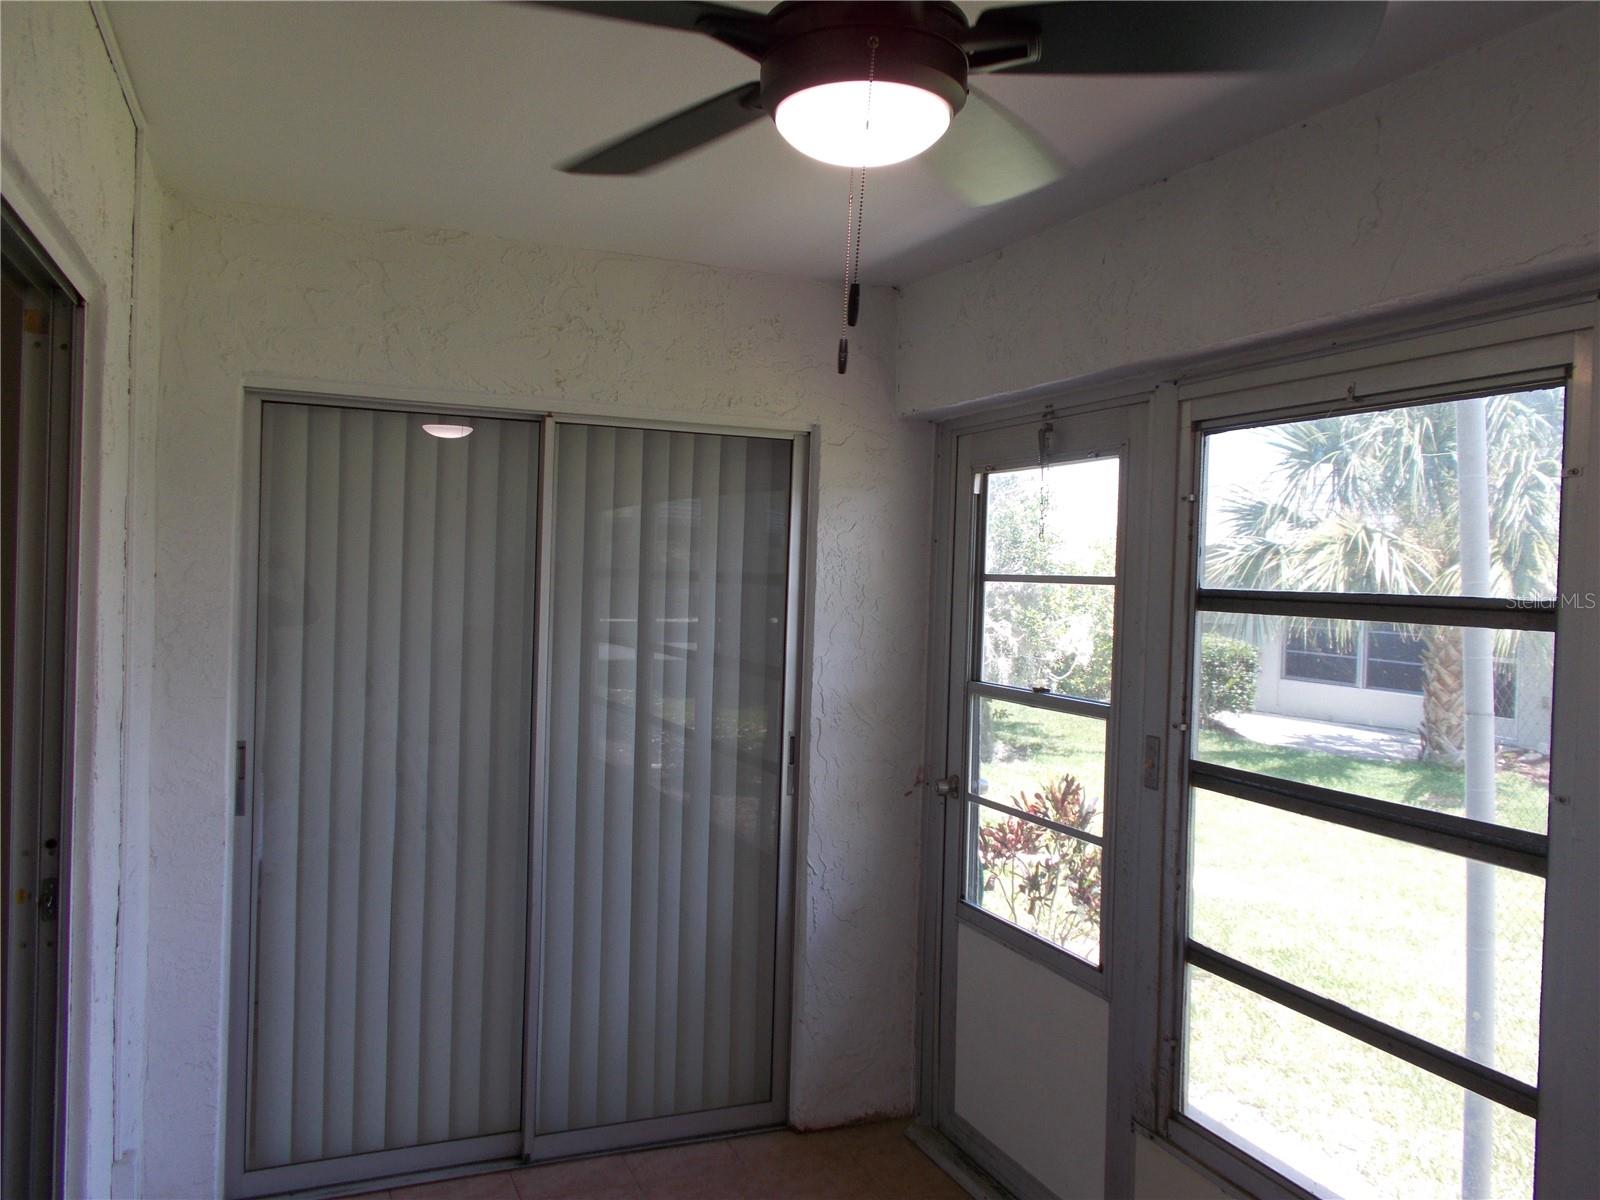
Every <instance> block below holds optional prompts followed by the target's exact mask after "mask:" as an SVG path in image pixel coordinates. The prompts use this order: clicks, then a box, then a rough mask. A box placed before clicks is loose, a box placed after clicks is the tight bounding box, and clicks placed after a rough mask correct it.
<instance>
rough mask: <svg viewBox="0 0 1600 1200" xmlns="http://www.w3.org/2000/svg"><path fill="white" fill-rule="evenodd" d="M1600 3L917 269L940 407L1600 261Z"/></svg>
mask: <svg viewBox="0 0 1600 1200" xmlns="http://www.w3.org/2000/svg"><path fill="white" fill-rule="evenodd" d="M1597 183H1600V6H1597V5H1595V4H1579V5H1575V6H1573V7H1572V8H1570V9H1567V10H1564V11H1562V12H1560V13H1557V14H1555V15H1553V16H1551V17H1548V18H1546V19H1544V20H1542V21H1538V22H1535V23H1533V24H1531V25H1528V26H1525V27H1523V28H1521V29H1518V30H1515V31H1514V32H1512V33H1509V34H1507V35H1505V36H1503V37H1501V38H1498V39H1495V40H1493V41H1490V42H1486V43H1484V44H1483V45H1481V46H1479V47H1476V48H1474V49H1472V50H1470V51H1468V52H1467V53H1465V54H1462V55H1459V56H1457V57H1455V58H1451V59H1447V60H1445V61H1443V62H1440V63H1437V64H1435V65H1433V66H1431V67H1429V68H1427V69H1425V70H1422V71H1419V72H1417V73H1415V74H1413V75H1409V76H1407V77H1405V78H1404V79H1400V80H1397V81H1396V82H1394V83H1392V84H1390V85H1388V86H1386V87H1383V88H1380V89H1378V90H1376V91H1373V92H1369V93H1367V94H1366V95H1363V96H1360V97H1357V98H1356V99H1354V100H1351V101H1349V102H1348V103H1345V104H1342V105H1339V106H1337V107H1335V108H1331V109H1329V110H1327V111H1326V112H1323V113H1320V114H1318V115H1317V116H1315V117H1312V118H1311V119H1309V120H1307V121H1304V122H1302V123H1300V124H1298V125H1296V126H1293V127H1292V128H1289V129H1285V130H1282V131H1280V132H1278V133H1275V134H1272V135H1271V136H1269V137H1265V138H1262V139H1261V140H1259V141H1256V142H1253V143H1251V144H1250V145H1248V146H1244V147H1241V148H1240V149H1238V150H1235V151H1233V152H1231V153H1229V154H1225V155H1222V156H1221V157H1219V158H1216V159H1213V160H1211V161H1210V162H1206V163H1202V164H1201V165H1199V166H1197V167H1194V168H1191V169H1190V170H1187V171H1184V172H1182V173H1180V174H1178V175H1174V176H1172V177H1171V178H1170V179H1167V180H1165V181H1163V182H1161V183H1158V184H1155V185H1152V186H1151V187H1147V188H1144V189H1142V190H1141V191H1138V192H1135V193H1134V194H1132V195H1130V196H1127V197H1124V198H1123V199H1121V200H1118V201H1116V202H1114V203H1111V204H1108V205H1106V206H1105V207H1103V208H1100V209H1097V210H1095V211H1094V212H1091V213H1088V214H1086V215H1084V216H1082V217H1079V218H1077V219H1076V220H1073V221H1069V222H1066V223H1065V224H1062V225H1058V226H1056V227H1054V228H1052V229H1048V230H1046V231H1044V232H1043V233H1040V234H1037V235H1035V236H1033V237H1030V238H1027V239H1025V240H1023V241H1020V242H1017V243H1016V244H1014V245H1012V246H1009V247H1007V248H1006V249H1004V250H1001V251H999V252H997V253H995V254H991V255H988V256H987V257H984V258H981V259H977V260H975V261H973V262H970V263H966V264H964V265H962V266H959V267H955V268H952V269H951V270H949V271H945V272H942V273H940V274H938V275H934V276H931V277H929V278H927V279H923V280H919V281H917V282H915V283H912V284H910V285H908V286H907V287H906V288H905V289H904V291H903V295H902V298H901V306H900V348H899V354H898V357H897V366H896V388H897V403H898V406H899V408H900V410H901V411H902V412H907V413H917V412H920V413H932V412H934V411H935V410H939V409H945V408H949V407H951V406H953V405H958V404H963V403H966V402H970V401H974V400H977V399H980V398H983V397H990V396H999V395H1006V394H1010V393H1014V392H1017V391H1020V390H1023V389H1027V388H1033V387H1038V386H1042V385H1047V384H1052V383H1056V382H1060V381H1066V380H1074V379H1082V378H1084V377H1088V376H1094V375H1100V374H1104V373H1108V372H1115V371H1119V370H1124V369H1127V368H1129V367H1131V366H1134V365H1136V364H1145V363H1158V362H1164V361H1167V360H1171V359H1181V358H1183V357H1185V356H1191V355H1196V354H1201V353H1210V352H1214V351H1217V350H1221V349H1224V348H1226V347H1229V346H1234V345H1242V344H1246V343H1250V342H1254V341H1260V340H1263V339H1267V338H1271V337H1275V336H1280V335H1283V334H1288V333H1291V332H1296V331H1303V330H1308V329H1312V328H1315V327H1317V326H1319V325H1324V324H1333V323H1343V322H1347V321H1351V320H1354V319H1357V318H1360V317H1363V316H1371V315H1375V314H1378V313H1381V312H1385V311H1388V310H1393V309H1400V308H1406V307H1411V306H1414V305H1419V304H1422V303H1425V302H1427V301H1430V300H1435V299H1439V298H1442V297H1445V296H1448V295H1452V294H1458V293H1460V292H1462V291H1464V290H1482V289H1487V288H1491V287H1496V286H1500V285H1511V284H1514V283H1521V282H1526V281H1527V280H1529V279H1532V278H1537V277H1539V276H1541V275H1545V274H1550V273H1554V272H1557V271H1560V270H1564V269H1577V268H1580V267H1589V268H1593V266H1594V265H1595V264H1596V263H1597V261H1600V233H1597V231H1600V199H1597V196H1600V193H1597Z"/></svg>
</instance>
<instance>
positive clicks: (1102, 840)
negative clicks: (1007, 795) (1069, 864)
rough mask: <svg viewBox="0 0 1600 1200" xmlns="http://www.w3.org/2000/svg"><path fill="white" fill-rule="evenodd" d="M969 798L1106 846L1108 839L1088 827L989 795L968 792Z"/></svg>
mask: <svg viewBox="0 0 1600 1200" xmlns="http://www.w3.org/2000/svg"><path fill="white" fill-rule="evenodd" d="M967 799H968V800H970V801H972V803H974V804H981V805H983V807H984V808H989V809H993V810H994V811H995V812H998V813H1004V814H1005V815H1006V816H1008V817H1020V818H1021V819H1022V820H1024V821H1032V822H1033V823H1034V824H1035V825H1043V826H1044V827H1045V828H1046V829H1053V830H1055V831H1056V832H1057V833H1064V834H1066V835H1067V836H1069V837H1075V838H1077V839H1078V840H1079V841H1080V842H1089V843H1090V844H1091V845H1095V846H1104V845H1105V844H1106V840H1105V838H1103V837H1100V836H1098V835H1096V834H1093V833H1090V832H1089V831H1088V830H1087V829H1074V828H1073V827H1072V826H1071V825H1063V824H1062V823H1061V822H1060V821H1052V820H1051V819H1050V818H1049V817H1041V816H1039V815H1038V814H1037V813H1031V812H1025V811H1024V810H1022V809H1020V808H1017V807H1016V806H1015V805H1012V804H1004V803H1002V802H1001V801H998V800H990V799H989V798H988V797H987V796H976V795H973V793H971V792H968V793H967Z"/></svg>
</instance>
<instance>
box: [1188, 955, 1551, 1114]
mask: <svg viewBox="0 0 1600 1200" xmlns="http://www.w3.org/2000/svg"><path fill="white" fill-rule="evenodd" d="M1184 957H1185V958H1186V959H1187V960H1188V962H1189V964H1190V965H1191V966H1196V967H1200V968H1201V969H1203V970H1206V971H1210V972H1211V973H1212V974H1213V975H1216V976H1218V977H1219V978H1222V979H1226V980H1227V981H1228V982H1229V983H1232V984H1236V985H1237V986H1239V987H1242V988H1245V989H1247V990H1248V991H1252V992H1254V993H1256V995H1258V996H1265V997H1266V998H1267V999H1268V1000H1271V1001H1273V1002H1274V1003H1277V1004H1281V1005H1283V1006H1284V1007H1285V1008H1289V1009H1293V1010H1294V1011H1295V1012H1297V1013H1299V1014H1300V1015H1301V1016H1303V1017H1310V1018H1311V1019H1312V1020H1314V1021H1320V1022H1322V1024H1324V1025H1328V1026H1331V1027H1332V1028H1334V1029H1337V1030H1338V1031H1339V1032H1340V1033H1343V1034H1348V1035H1349V1036H1350V1037H1353V1038H1355V1039H1356V1040H1357V1041H1360V1042H1365V1043H1366V1044H1367V1045H1369V1046H1372V1047H1373V1048H1375V1049H1378V1050H1382V1051H1383V1052H1384V1053H1386V1054H1392V1055H1394V1057H1396V1058H1398V1059H1401V1060H1403V1061H1405V1062H1408V1063H1410V1064H1411V1065H1412V1066H1414V1067H1420V1068H1422V1069H1423V1070H1424V1071H1429V1072H1431V1073H1433V1074H1434V1075H1437V1076H1439V1077H1440V1078H1442V1079H1448V1080H1449V1081H1450V1082H1451V1083H1454V1084H1456V1085H1457V1086H1459V1087H1464V1088H1466V1089H1467V1090H1468V1091H1469V1092H1476V1093H1477V1094H1478V1095H1480V1096H1483V1097H1484V1098H1486V1099H1489V1100H1493V1101H1494V1102H1495V1103H1496V1104H1503V1105H1505V1106H1506V1107H1507V1108H1509V1109H1512V1110H1513V1111H1515V1112H1519V1113H1522V1114H1523V1115H1524V1116H1527V1117H1533V1118H1534V1119H1535V1120H1537V1119H1538V1116H1539V1089H1538V1088H1536V1087H1534V1086H1533V1085H1532V1084H1531V1083H1524V1082H1523V1081H1522V1080H1520V1079H1517V1078H1515V1077H1514V1076H1511V1075H1507V1074H1506V1073H1505V1072H1503V1071H1497V1070H1495V1069H1494V1068H1493V1067H1486V1066H1484V1065H1483V1064H1482V1063H1478V1062H1474V1061H1473V1060H1472V1059H1470V1058H1467V1057H1466V1056H1465V1055H1461V1054H1457V1053H1455V1052H1454V1051H1453V1050H1446V1049H1444V1047H1442V1046H1436V1045H1434V1044H1433V1043H1432V1042H1428V1041H1424V1040H1423V1039H1422V1038H1419V1037H1417V1036H1416V1035H1415V1034H1410V1033H1407V1032H1406V1031H1405V1030H1403V1029H1396V1028H1395V1027H1394V1026H1393V1025H1387V1024H1385V1023H1384V1022H1382V1021H1378V1020H1375V1019H1373V1018H1372V1017H1369V1016H1367V1015H1366V1014H1365V1013H1361V1012H1357V1011H1356V1010H1355V1009H1353V1008H1351V1007H1349V1006H1348V1005H1345V1004H1340V1003H1339V1002H1338V1001H1337V1000H1329V999H1328V998H1327V997H1325V996H1319V995H1317V993H1315V992H1311V991H1307V990H1306V989H1305V988H1303V987H1298V986H1296V985H1295V984H1292V983H1289V982H1287V981H1285V980H1282V979H1279V978H1278V977H1277V976H1276V975H1269V974H1268V973H1267V972H1265V971H1260V970H1257V969H1256V968H1255V967H1252V966H1249V965H1248V964H1246V963H1242V962H1240V961H1239V960H1238V959H1236V958H1230V957H1229V956H1228V955H1226V954H1219V953H1218V952H1217V951H1215V950H1213V949H1211V948H1210V947H1209V946H1203V945H1201V944H1200V943H1199V942H1196V941H1193V940H1190V941H1189V942H1187V943H1186V945H1185V947H1184Z"/></svg>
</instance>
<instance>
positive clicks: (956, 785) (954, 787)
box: [933, 775, 961, 796]
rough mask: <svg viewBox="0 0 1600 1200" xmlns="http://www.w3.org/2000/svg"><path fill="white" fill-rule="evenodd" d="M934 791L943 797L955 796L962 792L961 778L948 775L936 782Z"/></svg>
mask: <svg viewBox="0 0 1600 1200" xmlns="http://www.w3.org/2000/svg"><path fill="white" fill-rule="evenodd" d="M933 790H934V791H935V792H937V793H938V794H939V795H941V796H955V795H959V794H960V792H961V776H959V775H946V776H945V777H944V778H943V779H937V780H935V781H934V784H933Z"/></svg>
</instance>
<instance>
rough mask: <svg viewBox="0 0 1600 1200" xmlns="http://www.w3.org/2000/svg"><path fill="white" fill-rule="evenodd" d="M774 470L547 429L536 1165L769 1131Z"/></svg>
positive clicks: (773, 451)
mask: <svg viewBox="0 0 1600 1200" xmlns="http://www.w3.org/2000/svg"><path fill="white" fill-rule="evenodd" d="M792 453H793V443H792V442H790V441H787V440H778V439H773V438H756V437H732V436H723V435H717V434H704V433H679V432H668V431H664V430H653V429H625V428H624V429H619V428H610V427H606V426H587V425H562V426H560V427H559V428H558V432H557V435H556V446H555V466H554V470H555V479H554V507H555V516H554V528H553V548H554V562H555V568H554V572H553V575H554V589H553V592H552V599H553V606H552V611H551V617H550V629H551V635H552V650H551V656H550V661H551V674H550V724H549V733H550V744H549V751H548V759H549V761H548V776H547V777H548V781H549V785H548V790H547V800H546V806H545V807H546V813H545V825H544V829H545V844H544V869H545V876H544V925H543V946H542V951H541V954H542V959H541V969H540V975H541V978H542V996H541V1000H542V1003H541V1014H540V1034H541V1038H540V1046H541V1054H540V1061H539V1072H538V1074H539V1086H538V1105H537V1114H536V1125H535V1132H536V1136H537V1138H538V1141H539V1144H540V1153H541V1155H543V1154H545V1153H566V1152H571V1151H572V1150H573V1149H585V1148H590V1147H592V1146H595V1145H600V1144H607V1142H608V1141H609V1140H610V1139H609V1138H608V1137H607V1136H606V1135H602V1134H593V1133H592V1134H590V1135H588V1136H584V1137H552V1136H550V1135H558V1134H567V1133H572V1132H574V1131H580V1130H596V1129H597V1128H599V1127H604V1126H612V1125H619V1124H623V1123H631V1122H643V1121H652V1120H659V1119H661V1118H667V1117H674V1116H678V1117H681V1116H684V1115H686V1114H702V1115H701V1117H700V1118H699V1119H698V1120H695V1121H692V1122H680V1123H679V1127H680V1128H681V1129H683V1130H686V1131H700V1130H702V1129H710V1128H726V1127H729V1126H730V1125H733V1126H737V1125H739V1124H749V1123H750V1122H751V1120H752V1117H753V1116H759V1115H760V1114H761V1113H765V1119H766V1120H769V1121H770V1120H776V1119H777V1118H778V1115H779V1109H778V1107H777V1101H778V1092H777V1091H776V1090H775V1087H774V1061H775V1055H774V1052H773V1051H774V1024H773V1001H774V998H775V996H776V994H777V992H776V976H777V971H778V963H777V946H778V944H779V930H778V911H777V900H778V886H777V884H778V869H779V854H778V849H779V841H780V827H781V818H782V806H783V799H784V755H785V743H786V739H785V726H784V712H785V703H784V692H785V685H786V673H785V661H786V657H787V655H786V646H787V640H788V629H787V626H788V621H787V618H786V612H787V608H788V596H789V586H788V584H789V551H790V539H791V529H790V518H791V504H790V493H791V482H792V474H791V456H792ZM786 990H787V988H786V987H785V991H786ZM717 1111H720V1114H721V1115H720V1116H718V1115H715V1114H716V1112H717ZM708 1113H709V1114H712V1115H709V1116H708V1115H706V1114H708ZM622 1137H623V1140H627V1139H628V1135H626V1134H624V1135H622Z"/></svg>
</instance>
